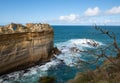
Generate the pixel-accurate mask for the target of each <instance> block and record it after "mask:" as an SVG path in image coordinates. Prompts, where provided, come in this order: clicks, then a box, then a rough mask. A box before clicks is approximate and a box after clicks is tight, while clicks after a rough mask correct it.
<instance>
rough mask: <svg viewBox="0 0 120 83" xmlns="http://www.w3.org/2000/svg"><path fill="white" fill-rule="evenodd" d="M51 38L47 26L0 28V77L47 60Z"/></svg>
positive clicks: (50, 47)
mask: <svg viewBox="0 0 120 83" xmlns="http://www.w3.org/2000/svg"><path fill="white" fill-rule="evenodd" d="M53 36H54V32H53V29H52V28H51V26H50V25H49V24H40V23H39V24H34V23H28V24H26V26H24V25H22V24H15V23H11V24H9V25H6V26H2V27H0V75H2V74H4V73H9V72H11V71H14V70H19V69H24V68H26V67H30V66H32V65H35V64H37V63H38V62H45V61H47V60H49V59H50V57H51V56H52V55H51V52H52V49H53Z"/></svg>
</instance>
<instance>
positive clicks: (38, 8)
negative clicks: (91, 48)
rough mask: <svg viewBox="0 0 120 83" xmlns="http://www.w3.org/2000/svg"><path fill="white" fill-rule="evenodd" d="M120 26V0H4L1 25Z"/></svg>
mask: <svg viewBox="0 0 120 83" xmlns="http://www.w3.org/2000/svg"><path fill="white" fill-rule="evenodd" d="M12 22H14V23H23V24H25V23H31V22H33V23H49V24H51V25H93V24H98V25H120V0H0V25H3V24H8V23H12Z"/></svg>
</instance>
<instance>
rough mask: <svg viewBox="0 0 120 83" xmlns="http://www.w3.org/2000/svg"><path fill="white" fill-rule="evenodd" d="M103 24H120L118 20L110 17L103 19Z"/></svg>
mask: <svg viewBox="0 0 120 83" xmlns="http://www.w3.org/2000/svg"><path fill="white" fill-rule="evenodd" d="M104 23H105V24H120V20H110V19H106V20H104Z"/></svg>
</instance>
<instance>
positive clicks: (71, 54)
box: [55, 39, 103, 66]
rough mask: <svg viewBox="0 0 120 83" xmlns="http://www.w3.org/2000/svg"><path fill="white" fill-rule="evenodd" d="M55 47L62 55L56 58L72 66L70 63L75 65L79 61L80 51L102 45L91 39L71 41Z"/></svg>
mask: <svg viewBox="0 0 120 83" xmlns="http://www.w3.org/2000/svg"><path fill="white" fill-rule="evenodd" d="M55 45H56V46H57V47H58V48H59V49H60V50H61V51H62V54H60V55H59V56H56V57H57V58H58V59H60V60H63V62H65V64H66V65H68V66H74V65H73V64H72V63H74V64H75V62H77V61H78V60H79V58H80V57H81V51H84V50H85V49H87V48H96V47H99V46H101V45H103V44H102V43H101V42H98V41H95V40H92V39H71V40H68V41H66V42H61V43H57V44H55Z"/></svg>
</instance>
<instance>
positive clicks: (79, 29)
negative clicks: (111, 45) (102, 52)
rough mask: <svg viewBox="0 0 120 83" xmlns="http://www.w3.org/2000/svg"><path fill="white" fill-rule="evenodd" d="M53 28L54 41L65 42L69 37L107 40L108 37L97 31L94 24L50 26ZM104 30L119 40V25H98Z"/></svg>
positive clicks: (108, 39)
mask: <svg viewBox="0 0 120 83" xmlns="http://www.w3.org/2000/svg"><path fill="white" fill-rule="evenodd" d="M52 27H53V28H54V33H55V34H54V35H55V37H54V42H55V43H57V42H65V41H67V40H70V39H82V38H88V39H95V40H97V41H101V42H105V43H107V42H109V41H110V38H109V37H107V36H105V35H103V34H101V32H100V31H97V30H96V29H95V28H94V26H52ZM99 27H100V28H103V29H105V30H109V31H112V32H114V33H115V34H116V35H117V38H118V39H117V40H120V37H119V36H120V26H99Z"/></svg>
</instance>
